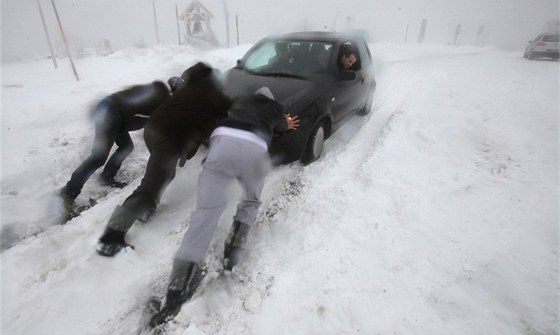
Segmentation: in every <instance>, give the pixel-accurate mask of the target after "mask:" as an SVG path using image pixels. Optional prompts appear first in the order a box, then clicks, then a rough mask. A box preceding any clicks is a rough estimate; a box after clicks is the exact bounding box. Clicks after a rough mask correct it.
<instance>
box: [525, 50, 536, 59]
mask: <svg viewBox="0 0 560 335" xmlns="http://www.w3.org/2000/svg"><path fill="white" fill-rule="evenodd" d="M527 58H528V59H535V57H533V52H529V55H527Z"/></svg>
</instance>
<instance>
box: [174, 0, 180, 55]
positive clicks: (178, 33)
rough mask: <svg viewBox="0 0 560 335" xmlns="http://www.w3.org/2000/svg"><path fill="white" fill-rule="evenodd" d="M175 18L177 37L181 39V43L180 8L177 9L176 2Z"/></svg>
mask: <svg viewBox="0 0 560 335" xmlns="http://www.w3.org/2000/svg"><path fill="white" fill-rule="evenodd" d="M175 18H176V19H177V38H178V39H179V45H181V30H179V10H178V9H177V4H175Z"/></svg>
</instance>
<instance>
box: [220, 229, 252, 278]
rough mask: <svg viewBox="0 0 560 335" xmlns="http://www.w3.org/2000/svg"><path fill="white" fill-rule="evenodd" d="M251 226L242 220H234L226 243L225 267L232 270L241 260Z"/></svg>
mask: <svg viewBox="0 0 560 335" xmlns="http://www.w3.org/2000/svg"><path fill="white" fill-rule="evenodd" d="M250 229H251V226H249V225H248V224H245V223H241V222H240V221H237V220H235V221H233V224H232V226H231V230H230V231H229V234H228V237H227V239H226V241H225V243H224V268H225V269H226V270H229V271H231V269H233V267H234V266H235V265H237V263H239V261H240V260H241V253H242V251H243V245H244V244H245V241H246V240H247V235H248V234H249V230H250Z"/></svg>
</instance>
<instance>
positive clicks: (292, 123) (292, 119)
mask: <svg viewBox="0 0 560 335" xmlns="http://www.w3.org/2000/svg"><path fill="white" fill-rule="evenodd" d="M284 116H285V117H286V122H288V129H291V130H297V129H298V127H299V118H298V116H297V115H295V116H291V115H290V114H284Z"/></svg>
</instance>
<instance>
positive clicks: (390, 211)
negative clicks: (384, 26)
mask: <svg viewBox="0 0 560 335" xmlns="http://www.w3.org/2000/svg"><path fill="white" fill-rule="evenodd" d="M249 47H250V46H249V45H245V46H240V47H236V48H232V49H222V50H215V51H211V52H202V51H197V50H189V49H185V48H184V47H179V46H157V47H152V48H148V49H128V50H123V51H119V52H116V53H114V54H112V55H110V56H107V57H104V58H103V57H98V58H87V59H81V60H77V61H76V68H77V71H78V74H79V76H80V81H76V80H75V78H74V75H73V73H72V71H71V68H70V65H69V64H68V63H66V62H65V61H67V60H60V61H59V68H58V69H56V70H55V69H54V68H53V64H52V62H50V61H48V60H44V61H39V62H32V63H17V64H9V65H4V66H2V123H1V133H2V176H1V187H2V195H1V205H2V229H3V234H2V247H3V251H2V257H1V262H2V264H1V265H2V320H1V321H2V334H30V335H31V334H33V335H35V334H49V335H52V334H57V335H62V334H69V335H70V334H72V335H75V334H107V335H110V334H111V335H112V334H134V333H136V332H137V331H138V327H137V325H138V323H139V320H140V317H141V308H142V304H143V303H144V302H145V301H146V299H147V298H148V297H149V296H151V295H154V294H155V295H163V294H164V292H165V287H166V285H167V279H168V276H169V272H170V270H171V263H172V258H173V255H174V253H175V251H176V249H177V247H178V245H179V243H180V240H181V238H182V235H183V233H184V231H185V229H186V227H187V226H188V220H189V216H190V213H191V211H192V210H193V208H194V205H195V201H196V198H195V188H196V180H197V176H198V174H199V172H200V170H201V166H200V164H201V160H202V159H203V158H204V155H205V153H206V151H205V150H200V151H199V153H197V155H196V156H195V158H194V159H192V160H191V161H189V162H188V163H187V164H186V165H185V167H184V168H182V169H178V174H177V177H176V179H175V180H174V181H173V183H172V184H171V185H170V186H169V188H168V189H167V191H166V193H165V194H164V197H163V199H162V204H161V206H160V207H159V209H158V211H157V212H156V214H155V215H154V216H153V217H152V219H151V221H150V222H148V223H145V224H140V223H137V224H136V225H135V226H134V227H133V229H132V230H131V231H130V232H129V234H128V236H127V239H128V242H129V243H131V244H133V245H134V246H135V249H134V250H127V252H122V253H120V254H118V255H117V256H116V257H115V258H104V257H100V256H98V255H97V254H96V252H95V244H96V241H97V239H98V237H99V236H100V234H101V232H102V231H103V228H104V226H105V224H106V223H107V221H108V219H109V216H110V214H111V212H112V211H113V209H114V208H115V206H117V205H120V204H121V203H122V202H123V201H124V199H125V198H126V197H127V196H128V195H129V194H130V193H131V192H132V191H133V190H134V189H135V188H136V186H138V184H139V182H140V178H141V176H142V174H143V171H144V166H145V163H146V161H147V158H148V153H147V150H146V148H145V146H144V143H143V140H142V132H141V131H138V132H134V133H132V134H133V140H134V142H135V144H136V148H135V150H134V152H133V153H132V154H131V156H129V158H128V159H127V160H126V161H125V163H124V165H123V168H122V169H121V171H120V172H119V175H117V178H119V179H128V180H130V184H129V185H128V186H127V187H125V188H124V189H122V190H114V191H112V192H111V193H109V194H108V195H107V196H106V197H105V198H103V199H102V200H101V202H100V203H99V204H98V205H96V206H95V207H93V208H92V209H90V210H88V211H86V212H84V213H83V214H82V215H81V216H80V217H77V218H75V219H74V220H72V221H70V222H69V223H67V224H66V225H63V226H61V225H56V224H54V218H55V213H54V211H53V208H52V207H51V205H52V201H51V196H52V194H53V192H55V191H56V190H57V189H59V188H60V187H62V186H63V185H64V184H65V183H66V181H67V180H68V178H69V177H70V174H71V173H72V171H73V170H74V169H75V168H76V167H77V166H78V165H79V163H80V162H81V160H82V159H84V158H85V157H86V156H87V155H88V153H89V151H90V150H91V141H92V138H93V125H92V124H91V123H90V122H89V121H88V119H87V112H88V109H89V108H90V107H91V106H92V105H94V104H95V103H96V102H97V101H98V99H100V98H101V97H103V96H104V95H106V94H108V93H111V92H113V91H115V90H118V89H121V88H123V87H124V86H126V85H129V84H136V83H145V82H150V81H152V80H154V79H163V80H166V79H167V78H168V77H170V76H172V75H178V74H180V73H181V72H182V71H183V70H184V69H186V68H187V67H188V66H190V65H192V64H193V63H194V62H195V61H197V60H204V61H207V62H208V63H210V64H212V65H213V66H215V67H217V68H219V69H221V70H224V71H225V70H226V69H228V68H229V67H231V66H233V65H234V64H235V61H236V59H238V58H240V57H241V56H242V55H243V53H244V52H245V51H246V50H247V49H248V48H249ZM371 48H372V51H373V54H374V57H375V65H376V73H377V80H378V89H377V92H376V93H375V97H374V111H373V113H372V114H371V115H369V116H367V117H356V118H354V119H352V120H351V121H350V122H349V123H348V124H347V125H346V126H344V127H343V128H342V129H341V130H340V132H338V133H336V134H335V135H334V136H333V137H332V138H331V139H330V140H328V141H327V143H326V146H325V152H324V155H323V157H322V158H321V159H320V160H319V161H318V162H316V163H314V164H311V165H309V166H305V167H303V166H301V165H300V164H298V163H293V164H291V165H288V166H282V167H278V168H276V169H275V170H274V171H272V173H271V174H270V175H269V178H268V179H267V184H266V186H265V190H264V192H263V202H264V203H263V206H262V207H261V214H260V216H259V220H258V225H257V226H256V228H255V229H254V230H253V231H252V232H251V235H250V240H249V243H248V246H249V247H250V253H249V255H248V260H247V261H246V262H244V263H242V264H241V265H240V266H239V267H238V268H236V270H235V271H234V273H232V274H231V276H229V277H227V278H225V279H224V278H217V279H216V278H215V277H216V276H217V270H218V269H219V267H220V264H221V258H220V255H221V254H222V252H223V240H224V238H225V235H226V233H227V230H228V228H229V224H230V222H231V217H232V215H233V213H234V209H235V201H234V200H235V199H232V202H231V204H230V206H229V207H228V209H227V210H226V212H225V213H224V215H223V216H222V220H221V224H220V226H219V228H218V230H217V233H216V235H215V243H213V245H212V246H211V249H210V251H209V253H208V258H207V262H208V264H209V268H210V273H209V275H208V276H207V279H206V281H205V282H204V283H203V286H202V288H201V293H200V294H199V295H197V296H196V297H195V299H194V300H192V301H191V302H190V303H188V304H186V305H185V306H183V309H182V310H181V312H180V314H179V315H178V316H177V317H176V319H175V321H174V322H172V323H169V324H168V325H167V326H166V329H165V333H166V334H177V335H199V334H255V335H260V334H290V335H292V334H465V335H470V334H496V335H497V334H500V335H501V334H558V325H559V323H558V307H559V304H558V288H559V287H558V286H559V280H558V264H559V262H558V206H559V198H558V188H559V175H558V154H559V147H558V145H559V141H558V130H559V129H558V116H559V96H560V91H559V73H560V71H559V68H560V63H558V62H550V61H528V60H525V59H523V58H522V57H521V55H522V53H521V52H505V51H501V50H497V49H492V48H474V47H449V46H440V45H407V46H403V45H389V44H372V45H371ZM105 191H106V189H104V188H103V187H101V186H99V185H97V183H96V175H94V176H93V177H92V178H91V179H90V181H89V182H88V183H87V184H86V187H85V188H84V191H83V193H82V194H81V195H80V197H79V198H78V201H82V202H85V201H87V198H88V196H92V195H95V194H98V193H103V192H105Z"/></svg>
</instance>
